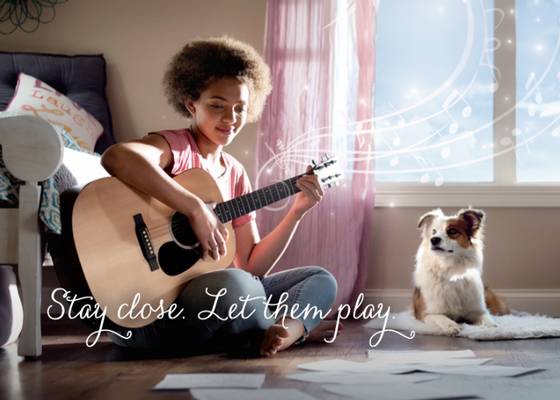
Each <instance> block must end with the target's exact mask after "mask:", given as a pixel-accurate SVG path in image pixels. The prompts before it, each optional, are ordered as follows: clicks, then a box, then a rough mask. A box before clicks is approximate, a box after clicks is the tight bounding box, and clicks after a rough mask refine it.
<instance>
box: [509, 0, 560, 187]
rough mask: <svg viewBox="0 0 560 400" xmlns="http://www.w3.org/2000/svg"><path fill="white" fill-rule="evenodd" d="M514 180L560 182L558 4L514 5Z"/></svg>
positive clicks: (531, 0)
mask: <svg viewBox="0 0 560 400" xmlns="http://www.w3.org/2000/svg"><path fill="white" fill-rule="evenodd" d="M516 12H517V15H516V17H517V18H516V23H517V129H516V130H515V132H514V134H515V136H516V140H517V146H518V147H517V179H518V181H519V182H560V58H559V54H558V53H559V45H560V41H559V34H560V1H558V0H527V1H517V10H516Z"/></svg>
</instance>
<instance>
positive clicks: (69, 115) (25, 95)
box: [5, 73, 103, 151]
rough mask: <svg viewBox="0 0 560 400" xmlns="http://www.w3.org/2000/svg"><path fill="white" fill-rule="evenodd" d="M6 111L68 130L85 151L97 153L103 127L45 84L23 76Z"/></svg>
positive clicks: (20, 76) (78, 106)
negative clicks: (38, 119)
mask: <svg viewBox="0 0 560 400" xmlns="http://www.w3.org/2000/svg"><path fill="white" fill-rule="evenodd" d="M5 111H15V112H18V113H24V114H31V115H35V116H37V117H39V118H42V119H44V120H46V121H48V122H50V123H51V124H53V125H57V126H60V127H62V128H64V129H65V130H66V131H67V132H68V133H69V134H70V135H71V136H72V137H73V138H74V140H76V142H77V143H78V144H79V145H80V147H82V148H83V149H86V150H89V151H93V149H94V148H95V142H97V139H98V138H99V136H101V134H102V133H103V126H102V125H101V124H100V123H99V121H97V120H96V119H95V118H94V117H93V116H92V115H91V114H90V113H88V112H87V111H86V110H84V109H83V108H82V107H80V105H79V104H77V103H75V102H73V101H72V100H70V99H69V98H68V97H66V96H64V95H63V94H62V93H59V92H58V91H57V90H55V89H53V88H52V87H50V86H49V85H47V84H46V83H45V82H42V81H40V80H39V79H37V78H34V77H32V76H29V75H26V74H23V73H20V74H19V78H18V83H17V86H16V91H15V93H14V97H13V98H12V101H11V102H10V104H9V105H8V108H6V110H5Z"/></svg>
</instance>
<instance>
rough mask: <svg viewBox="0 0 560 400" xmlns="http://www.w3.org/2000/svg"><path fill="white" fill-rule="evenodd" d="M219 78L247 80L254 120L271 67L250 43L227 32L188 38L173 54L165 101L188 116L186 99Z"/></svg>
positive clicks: (266, 91)
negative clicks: (232, 36)
mask: <svg viewBox="0 0 560 400" xmlns="http://www.w3.org/2000/svg"><path fill="white" fill-rule="evenodd" d="M220 78H237V79H239V80H240V81H241V82H244V83H245V84H247V86H248V87H249V104H248V111H247V120H248V121H249V122H254V121H256V120H257V119H258V118H259V116H260V115H261V113H262V110H263V108H264V104H265V101H266V98H267V96H268V95H269V93H270V91H271V90H272V85H271V83H270V70H269V68H268V65H266V63H265V62H264V60H263V59H262V57H261V56H260V55H259V53H257V51H256V50H255V49H254V48H253V47H251V46H250V45H248V44H246V43H243V42H240V41H238V40H235V39H232V38H230V37H227V36H222V37H219V38H209V39H204V40H195V41H192V42H189V43H187V45H186V46H185V47H183V49H182V50H181V51H180V52H179V53H177V54H176V55H175V56H174V57H173V59H172V60H171V63H170V64H169V66H168V69H167V72H166V73H165V76H164V78H163V85H164V89H165V94H166V96H167V101H168V102H169V104H170V105H172V106H173V107H174V108H175V110H177V111H178V112H179V113H181V114H183V115H184V116H186V117H187V118H190V117H191V115H190V113H189V112H188V111H187V110H186V109H185V105H184V104H185V101H187V100H192V101H196V100H198V98H199V97H200V94H201V93H202V92H203V91H204V90H205V89H206V88H207V87H208V85H209V84H210V83H212V82H213V81H214V80H216V79H220Z"/></svg>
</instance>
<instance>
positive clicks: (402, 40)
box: [375, 0, 560, 207]
mask: <svg viewBox="0 0 560 400" xmlns="http://www.w3.org/2000/svg"><path fill="white" fill-rule="evenodd" d="M377 12H378V14H377V43H376V60H375V62H376V88H375V126H376V139H375V140H376V143H375V161H376V181H377V192H378V196H377V205H381V206H392V205H395V206H461V205H462V206H464V205H467V204H472V205H477V206H556V207H557V206H560V186H559V185H558V183H559V182H560V157H559V156H558V154H560V67H559V65H560V63H559V57H560V35H559V33H558V32H559V31H558V26H559V23H560V0H526V1H517V2H516V1H514V0H495V1H491V0H481V1H465V0H453V1H449V0H447V1H445V0H425V1H422V2H417V1H411V0H378V10H377Z"/></svg>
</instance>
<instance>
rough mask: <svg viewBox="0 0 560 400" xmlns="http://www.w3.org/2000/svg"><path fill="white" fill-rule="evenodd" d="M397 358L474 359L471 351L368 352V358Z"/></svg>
mask: <svg viewBox="0 0 560 400" xmlns="http://www.w3.org/2000/svg"><path fill="white" fill-rule="evenodd" d="M378 357H398V358H399V359H405V358H406V359H413V360H414V359H421V360H424V359H442V358H444V359H448V358H474V357H476V354H474V352H473V351H472V350H426V351H422V350H395V351H391V350H368V358H370V359H375V358H378Z"/></svg>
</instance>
